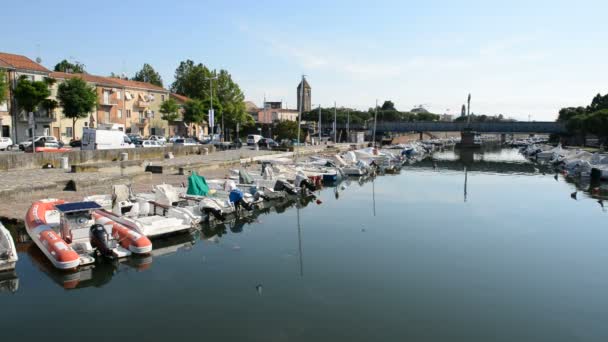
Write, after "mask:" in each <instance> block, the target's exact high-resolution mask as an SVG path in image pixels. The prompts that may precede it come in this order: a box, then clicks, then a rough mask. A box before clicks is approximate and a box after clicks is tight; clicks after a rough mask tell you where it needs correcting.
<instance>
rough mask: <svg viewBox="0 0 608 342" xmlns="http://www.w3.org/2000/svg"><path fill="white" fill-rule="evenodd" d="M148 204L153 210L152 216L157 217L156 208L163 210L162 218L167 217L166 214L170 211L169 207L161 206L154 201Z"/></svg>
mask: <svg viewBox="0 0 608 342" xmlns="http://www.w3.org/2000/svg"><path fill="white" fill-rule="evenodd" d="M148 203H150V204H152V208H153V210H154V215H158V214H157V213H156V208H161V209H162V210H163V216H165V215H167V212H168V211H169V209H171V206H169V205H165V204H161V203H158V202H156V201H148Z"/></svg>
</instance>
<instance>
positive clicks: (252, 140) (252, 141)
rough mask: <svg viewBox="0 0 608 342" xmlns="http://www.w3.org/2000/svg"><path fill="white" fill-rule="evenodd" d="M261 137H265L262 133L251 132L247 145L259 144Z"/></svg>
mask: <svg viewBox="0 0 608 342" xmlns="http://www.w3.org/2000/svg"><path fill="white" fill-rule="evenodd" d="M261 139H264V137H262V136H261V135H258V134H249V135H248V136H247V145H249V146H252V145H255V144H257V143H258V142H259V141H260V140H261Z"/></svg>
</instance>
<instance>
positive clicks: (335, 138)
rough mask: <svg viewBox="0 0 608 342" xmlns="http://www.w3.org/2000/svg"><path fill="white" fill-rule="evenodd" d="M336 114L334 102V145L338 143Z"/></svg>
mask: <svg viewBox="0 0 608 342" xmlns="http://www.w3.org/2000/svg"><path fill="white" fill-rule="evenodd" d="M337 118H338V112H337V110H336V101H334V144H337V143H338V121H337Z"/></svg>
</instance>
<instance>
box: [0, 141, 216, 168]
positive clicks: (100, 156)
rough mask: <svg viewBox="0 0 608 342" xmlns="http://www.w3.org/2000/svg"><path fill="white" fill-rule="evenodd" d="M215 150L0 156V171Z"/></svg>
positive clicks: (204, 147)
mask: <svg viewBox="0 0 608 342" xmlns="http://www.w3.org/2000/svg"><path fill="white" fill-rule="evenodd" d="M214 151H215V147H214V146H212V145H198V146H166V147H153V148H129V149H113V150H94V151H81V150H74V151H69V152H62V153H48V152H38V153H35V154H34V153H0V171H8V170H16V169H22V170H23V169H39V168H41V167H42V166H44V165H47V164H51V165H53V167H55V168H58V167H60V165H61V159H62V158H63V157H67V158H68V163H69V165H74V164H87V163H101V162H112V161H119V160H120V158H121V154H122V153H128V154H129V157H128V158H129V160H148V159H158V158H164V157H165V155H167V153H169V152H171V153H173V155H174V156H175V157H180V156H187V155H192V154H199V155H200V154H205V153H213V152H214Z"/></svg>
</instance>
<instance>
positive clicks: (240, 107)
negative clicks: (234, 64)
mask: <svg viewBox="0 0 608 342" xmlns="http://www.w3.org/2000/svg"><path fill="white" fill-rule="evenodd" d="M215 93H216V94H217V98H218V102H219V104H220V108H221V111H220V113H219V116H218V121H221V120H222V119H223V121H224V125H225V127H223V129H224V130H226V128H227V127H229V129H228V131H231V130H232V129H236V125H237V124H240V125H243V126H247V125H252V124H253V123H254V120H253V117H252V116H251V115H250V114H249V113H247V110H246V108H245V95H244V94H243V92H242V91H241V88H240V87H239V85H238V84H237V83H236V82H234V81H233V80H232V76H231V75H230V73H228V71H226V70H220V72H219V74H218V75H217V91H216V92H215Z"/></svg>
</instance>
